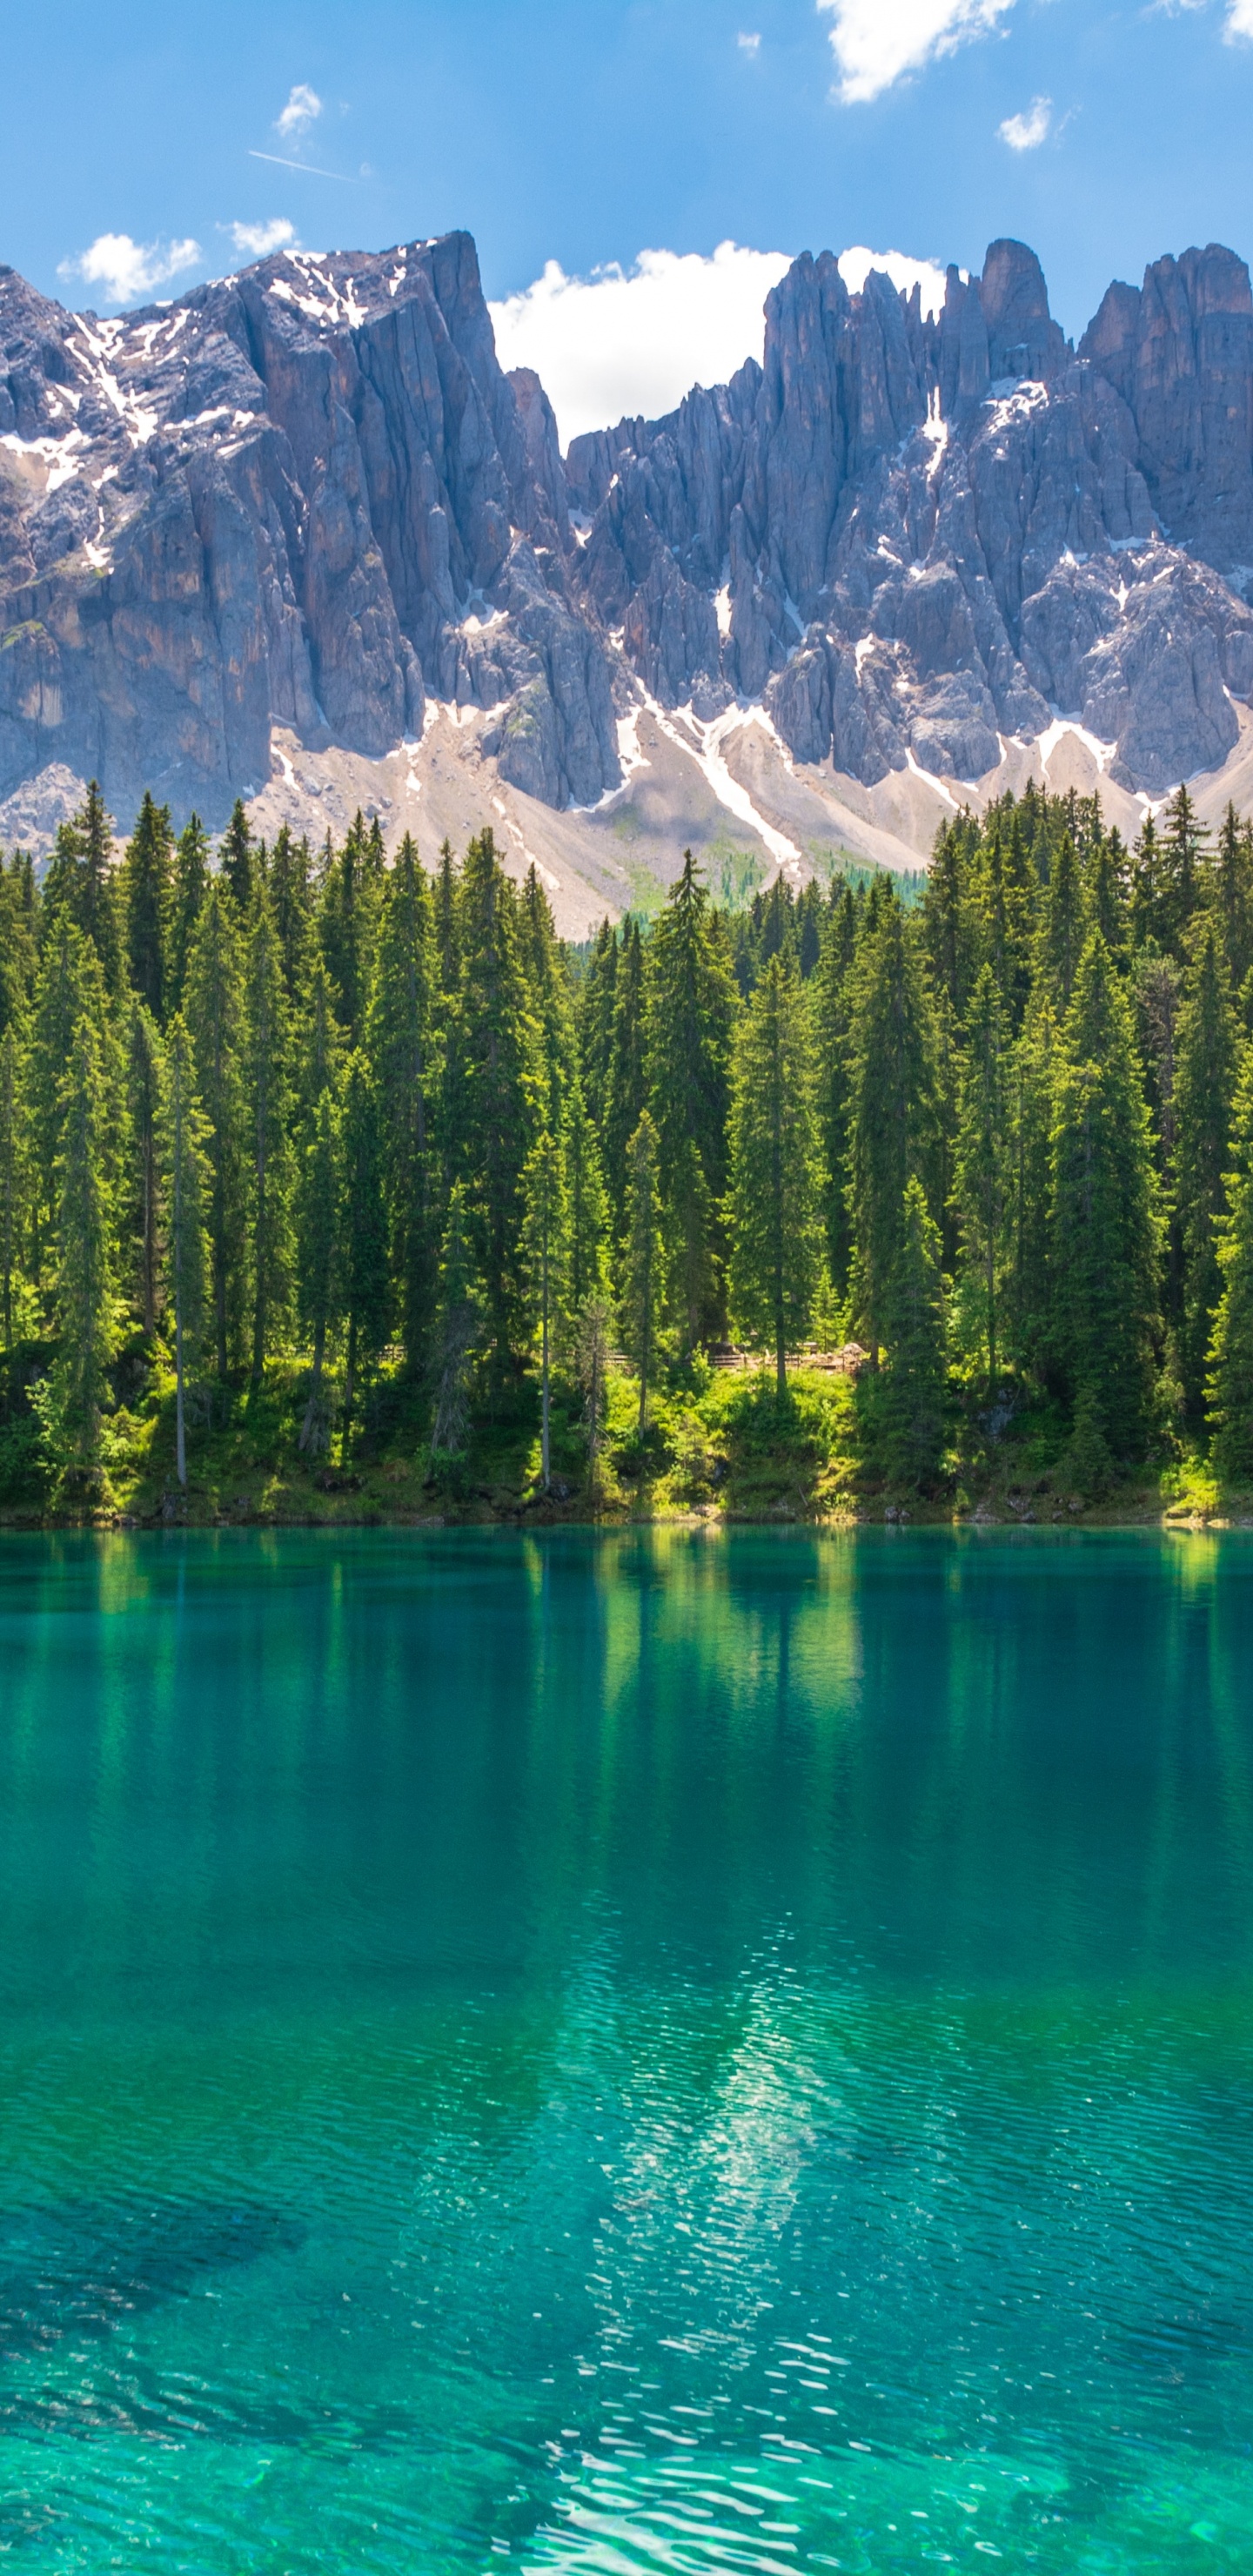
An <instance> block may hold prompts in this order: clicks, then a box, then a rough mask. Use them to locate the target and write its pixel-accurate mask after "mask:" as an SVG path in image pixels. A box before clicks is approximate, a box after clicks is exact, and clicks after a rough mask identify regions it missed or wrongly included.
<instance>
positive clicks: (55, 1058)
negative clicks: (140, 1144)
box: [27, 905, 113, 1278]
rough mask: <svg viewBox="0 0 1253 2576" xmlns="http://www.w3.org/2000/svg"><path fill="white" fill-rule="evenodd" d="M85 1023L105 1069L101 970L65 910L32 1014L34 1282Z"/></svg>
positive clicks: (48, 944) (57, 919) (46, 952)
mask: <svg viewBox="0 0 1253 2576" xmlns="http://www.w3.org/2000/svg"><path fill="white" fill-rule="evenodd" d="M84 1017H87V1018H90V1020H91V1021H92V1024H93V1026H94V1027H95V1030H96V1032H97V1035H98V1037H99V1039H100V1041H101V1046H102V1050H103V1056H104V1062H105V1066H106V1068H107V1070H108V1071H110V1072H111V1070H112V1064H113V1052H112V1049H111V1047H110V1042H109V1037H108V1030H107V1020H108V1005H107V998H106V994H105V988H104V970H103V968H102V966H101V963H100V958H99V954H98V952H97V950H96V948H95V947H94V945H93V943H92V942H91V941H90V940H89V939H88V938H87V937H86V935H85V933H84V932H83V931H82V930H80V929H79V927H78V925H77V923H76V922H75V921H74V920H73V918H72V916H71V914H70V911H69V909H68V907H67V906H64V905H63V906H61V907H60V908H59V909H58V911H57V912H56V914H55V915H54V917H53V920H52V923H51V925H50V927H49V929H48V932H47V936H46V938H45V941H44V946H43V954H42V956H41V958H40V961H39V972H38V975H37V978H36V983H35V1001H34V1008H33V1011H32V1014H31V1039H30V1058H29V1066H28V1073H27V1100H28V1106H29V1113H30V1141H31V1164H30V1171H31V1198H32V1207H31V1214H32V1218H33V1223H34V1241H33V1245H32V1251H33V1256H34V1261H33V1266H34V1272H35V1276H36V1278H38V1277H39V1275H40V1271H41V1255H42V1248H43V1245H44V1244H45V1242H46V1241H47V1238H48V1235H49V1232H50V1229H51V1228H52V1225H53V1211H54V1206H55V1195H56V1194H55V1183H54V1174H55V1170H56V1163H57V1157H58V1155H59V1154H60V1151H61V1121H62V1117H63V1115H64V1098H63V1093H62V1077H63V1075H64V1072H65V1068H66V1065H67V1064H68V1062H69V1058H70V1049H71V1046H72V1044H73V1039H74V1032H75V1030H76V1028H77V1027H78V1024H79V1021H80V1020H81V1019H83V1018H84Z"/></svg>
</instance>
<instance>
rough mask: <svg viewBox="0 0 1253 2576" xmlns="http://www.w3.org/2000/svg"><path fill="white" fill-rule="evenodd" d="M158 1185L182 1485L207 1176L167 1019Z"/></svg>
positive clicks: (190, 1087)
mask: <svg viewBox="0 0 1253 2576" xmlns="http://www.w3.org/2000/svg"><path fill="white" fill-rule="evenodd" d="M161 1106H162V1117H161V1129H160V1146H161V1188H162V1196H163V1199H164V1203H165V1207H166V1210H167V1225H166V1236H165V1288H166V1297H167V1300H168V1304H169V1307H170V1309H171V1311H172V1313H173V1317H174V1463H175V1473H176V1474H177V1477H178V1481H179V1483H180V1485H181V1486H182V1488H183V1490H184V1492H186V1490H187V1402H186V1396H187V1373H188V1370H189V1368H191V1367H194V1365H195V1362H196V1359H197V1356H198V1354H199V1350H200V1345H201V1340H202V1337H203V1334H204V1329H205V1322H206V1317H207V1312H208V1285H209V1234H208V1227H207V1223H206V1212H207V1209H208V1206H209V1200H210V1195H211V1192H212V1188H213V1175H212V1171H211V1169H210V1165H209V1160H208V1156H207V1155H206V1153H205V1150H204V1149H205V1138H206V1128H205V1121H204V1117H203V1115H202V1113H201V1110H200V1106H199V1103H198V1101H197V1098H196V1062H195V1051H194V1049H193V1046H192V1042H191V1036H190V1033H189V1031H188V1027H187V1023H186V1021H185V1020H184V1019H182V1018H181V1017H175V1018H174V1019H173V1020H172V1021H171V1023H170V1028H169V1034H168V1037H167V1040H166V1046H165V1057H164V1064H163V1067H162V1099H161Z"/></svg>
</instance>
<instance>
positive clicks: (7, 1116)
mask: <svg viewBox="0 0 1253 2576" xmlns="http://www.w3.org/2000/svg"><path fill="white" fill-rule="evenodd" d="M23 1070H24V1068H23V1065H22V1056H21V1049H20V1046H19V1043H18V1034H17V1029H16V1027H15V1026H14V1023H13V1021H12V1020H10V1022H9V1024H8V1027H7V1028H6V1029H5V1031H4V1034H3V1036H2V1037H0V1320H3V1324H4V1347H5V1350H6V1352H7V1351H11V1350H12V1348H13V1299H14V1291H15V1289H16V1287H17V1284H18V1277H19V1273H20V1269H21V1258H22V1226H23V1218H24V1215H25V1210H26V1191H27V1178H28V1160H27V1136H26V1119H25V1114H24V1112H25V1104H24V1100H23V1083H22V1076H23Z"/></svg>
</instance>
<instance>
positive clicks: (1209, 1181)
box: [1174, 912, 1239, 1421]
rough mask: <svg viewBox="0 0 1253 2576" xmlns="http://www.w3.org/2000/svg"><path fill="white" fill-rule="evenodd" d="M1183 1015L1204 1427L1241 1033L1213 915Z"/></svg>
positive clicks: (1179, 1159) (1184, 1236)
mask: <svg viewBox="0 0 1253 2576" xmlns="http://www.w3.org/2000/svg"><path fill="white" fill-rule="evenodd" d="M1185 992H1186V999H1185V1001H1184V1004H1183V1007H1182V1009H1181V1011H1180V1014H1179V1033H1178V1067H1177V1072H1176V1077H1175V1158H1174V1159H1175V1172H1174V1199H1175V1215H1176V1222H1177V1224H1178V1228H1179V1246H1180V1255H1181V1268H1182V1301H1181V1303H1182V1315H1181V1329H1180V1335H1179V1360H1180V1371H1181V1375H1182V1378H1183V1389H1184V1398H1185V1401H1186V1403H1187V1407H1188V1410H1189V1413H1190V1415H1191V1416H1192V1418H1193V1419H1194V1420H1195V1421H1199V1420H1200V1419H1201V1415H1202V1411H1203V1406H1204V1398H1205V1375H1206V1368H1207V1365H1208V1360H1209V1348H1210V1341H1211V1337H1212V1333H1213V1323H1214V1315H1215V1312H1216V1310H1217V1306H1218V1300H1219V1297H1220V1295H1221V1293H1222V1274H1221V1271H1220V1269H1219V1263H1218V1235H1217V1229H1218V1225H1219V1221H1220V1219H1221V1217H1222V1215H1223V1213H1224V1208H1225V1203H1226V1202H1225V1193H1224V1174H1225V1172H1226V1170H1227V1164H1228V1159H1229V1155H1228V1148H1229V1143H1230V1131H1231V1109H1232V1102H1233V1098H1234V1095H1235V1085H1236V1066H1237V1055H1238V1049H1239V1031H1238V1028H1237V1024H1236V1015H1235V1011H1234V1009H1233V1007H1232V1001H1231V991H1230V983H1229V978H1228V971H1227V961H1226V958H1225V956H1224V953H1223V946H1222V940H1221V934H1220V929H1219V924H1218V922H1217V920H1216V918H1215V916H1214V914H1213V913H1212V912H1207V913H1205V914H1203V915H1202V916H1201V918H1200V921H1199V924H1198V932H1197V938H1196V941H1195V945H1194V951H1193V955H1192V958H1191V960H1190V963H1189V967H1188V972H1187V980H1186V986H1185Z"/></svg>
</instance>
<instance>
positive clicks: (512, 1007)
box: [448, 832, 542, 1372]
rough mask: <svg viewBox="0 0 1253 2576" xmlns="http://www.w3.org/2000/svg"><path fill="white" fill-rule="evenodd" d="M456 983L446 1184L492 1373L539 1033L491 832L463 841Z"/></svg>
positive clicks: (509, 1282) (518, 1310) (512, 1291)
mask: <svg viewBox="0 0 1253 2576" xmlns="http://www.w3.org/2000/svg"><path fill="white" fill-rule="evenodd" d="M459 911H460V930H461V941H462V982H461V991H460V997H459V1000H458V1003H457V1006H456V1014H455V1027H454V1030H453V1034H452V1040H451V1043H450V1048H449V1054H450V1057H451V1058H452V1060H453V1062H454V1063H455V1065H456V1067H457V1074H458V1080H457V1092H456V1097H455V1099H453V1100H450V1103H449V1111H450V1115H449V1120H448V1128H449V1133H448V1146H449V1157H450V1170H451V1175H452V1177H453V1178H457V1179H460V1180H462V1181H463V1183H464V1185H465V1192H466V1213H467V1217H468V1219H469V1223H470V1226H471V1230H472V1239H473V1245H474V1264H475V1269H476V1272H477V1274H478V1277H479V1279H480V1280H481V1282H482V1287H483V1293H484V1298H485V1301H486V1309H487V1322H488V1328H489V1332H490V1337H491V1341H492V1346H493V1350H494V1354H495V1360H496V1367H497V1371H498V1372H500V1371H501V1370H503V1369H504V1368H505V1367H506V1365H507V1363H508V1359H509V1355H510V1353H511V1352H512V1351H514V1350H516V1349H517V1348H518V1347H519V1346H520V1344H521V1341H522V1338H523V1327H524V1318H525V1311H526V1294H525V1286H524V1281H523V1274H522V1263H521V1227H522V1209H523V1189H522V1174H523V1170H524V1167H525V1164H526V1160H527V1156H528V1154H529V1153H530V1150H531V1144H532V1140H533V1136H534V1133H535V1125H536V1110H537V1106H538V1101H539V1097H540V1093H541V1086H542V1073H541V1066H540V1053H539V1040H538V1031H537V1029H536V1024H535V1020H534V1017H533V1015H532V1013H531V1010H530V1007H529V996H528V992H527V985H526V978H525V975H524V973H523V970H522V963H521V959H520V956H519V953H518V952H519V943H518V928H517V901H516V897H515V895H514V891H513V888H512V886H511V885H510V883H509V880H508V878H507V877H506V876H505V874H504V872H503V870H502V869H501V867H500V866H499V863H498V861H497V858H496V851H495V845H494V842H493V840H492V836H491V833H490V832H484V833H483V834H482V836H481V837H480V839H478V840H477V841H472V842H471V843H470V846H469V849H468V850H467V852H466V859H465V867H464V870H463V873H462V879H461V886H460V901H459Z"/></svg>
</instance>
